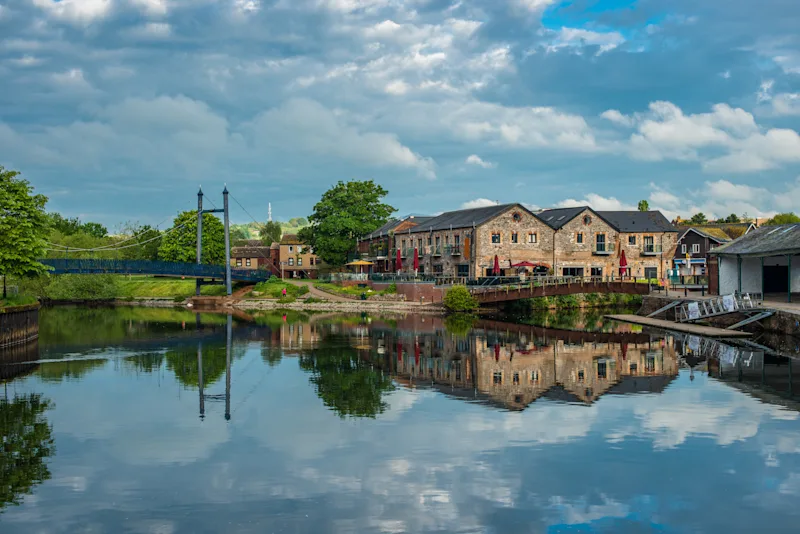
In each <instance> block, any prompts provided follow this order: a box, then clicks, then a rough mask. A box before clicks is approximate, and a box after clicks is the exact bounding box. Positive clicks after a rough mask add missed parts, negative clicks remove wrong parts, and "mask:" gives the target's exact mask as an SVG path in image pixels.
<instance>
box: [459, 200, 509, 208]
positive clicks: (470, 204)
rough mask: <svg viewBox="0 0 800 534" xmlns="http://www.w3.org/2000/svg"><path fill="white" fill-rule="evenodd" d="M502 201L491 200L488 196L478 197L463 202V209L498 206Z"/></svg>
mask: <svg viewBox="0 0 800 534" xmlns="http://www.w3.org/2000/svg"><path fill="white" fill-rule="evenodd" d="M498 204H500V202H498V201H496V200H489V199H488V198H476V199H475V200H469V201H467V202H464V203H463V204H461V209H462V210H471V209H474V208H485V207H488V206H497V205H498Z"/></svg>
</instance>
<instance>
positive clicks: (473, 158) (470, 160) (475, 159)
mask: <svg viewBox="0 0 800 534" xmlns="http://www.w3.org/2000/svg"><path fill="white" fill-rule="evenodd" d="M465 163H466V164H467V165H477V166H478V167H483V168H484V169H493V168H495V167H496V166H497V165H496V164H495V163H492V162H490V161H484V160H482V159H481V157H480V156H478V155H477V154H472V155H470V156H467V159H466V160H465Z"/></svg>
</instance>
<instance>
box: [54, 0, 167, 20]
mask: <svg viewBox="0 0 800 534" xmlns="http://www.w3.org/2000/svg"><path fill="white" fill-rule="evenodd" d="M62 1H63V0H62ZM129 1H130V2H131V3H132V4H133V5H134V6H136V7H138V8H140V9H141V10H142V11H143V12H144V13H145V14H147V15H150V16H154V17H158V16H164V15H166V14H167V12H168V11H169V7H168V5H167V0H129Z"/></svg>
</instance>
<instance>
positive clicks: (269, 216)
mask: <svg viewBox="0 0 800 534" xmlns="http://www.w3.org/2000/svg"><path fill="white" fill-rule="evenodd" d="M267 220H268V221H269V222H272V202H268V203H267Z"/></svg>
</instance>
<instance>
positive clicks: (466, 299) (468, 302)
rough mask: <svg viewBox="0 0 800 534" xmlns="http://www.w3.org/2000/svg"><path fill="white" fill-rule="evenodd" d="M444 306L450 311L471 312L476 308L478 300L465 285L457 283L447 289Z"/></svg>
mask: <svg viewBox="0 0 800 534" xmlns="http://www.w3.org/2000/svg"><path fill="white" fill-rule="evenodd" d="M444 307H445V308H447V309H448V310H449V311H451V312H471V311H474V310H476V309H478V301H477V300H475V297H473V296H472V293H470V292H469V289H467V287H466V286H462V285H457V286H453V287H451V288H450V289H448V290H447V293H446V294H445V296H444Z"/></svg>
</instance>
